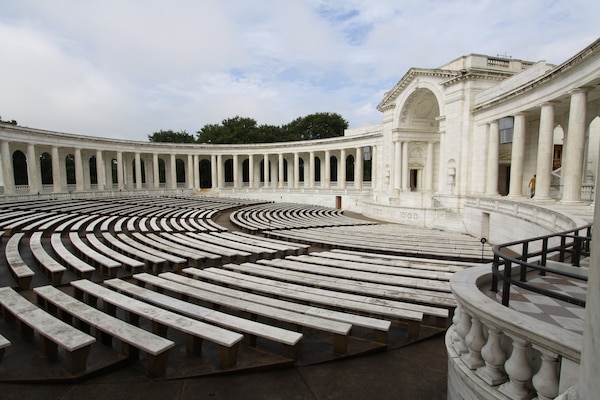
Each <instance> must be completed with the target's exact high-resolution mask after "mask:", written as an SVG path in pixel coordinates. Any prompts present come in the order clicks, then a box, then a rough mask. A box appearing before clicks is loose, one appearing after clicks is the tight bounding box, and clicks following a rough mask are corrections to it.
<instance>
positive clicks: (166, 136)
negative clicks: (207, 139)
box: [148, 129, 195, 143]
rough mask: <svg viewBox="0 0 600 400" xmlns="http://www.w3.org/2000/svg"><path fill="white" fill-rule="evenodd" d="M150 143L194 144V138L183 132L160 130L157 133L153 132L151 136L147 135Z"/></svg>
mask: <svg viewBox="0 0 600 400" xmlns="http://www.w3.org/2000/svg"><path fill="white" fill-rule="evenodd" d="M148 140H149V141H150V142H160V143H194V142H195V140H194V136H193V135H191V134H189V133H187V132H186V131H185V130H182V131H179V132H174V131H172V130H170V129H169V130H168V131H163V130H162V129H161V130H160V131H158V132H154V133H153V134H152V135H148Z"/></svg>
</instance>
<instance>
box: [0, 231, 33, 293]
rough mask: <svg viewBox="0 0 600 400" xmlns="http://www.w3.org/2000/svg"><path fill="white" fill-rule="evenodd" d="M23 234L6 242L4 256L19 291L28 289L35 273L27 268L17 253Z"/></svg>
mask: <svg viewBox="0 0 600 400" xmlns="http://www.w3.org/2000/svg"><path fill="white" fill-rule="evenodd" d="M24 235H25V234H24V233H15V234H14V235H12V236H11V237H10V238H9V239H8V241H7V242H6V247H5V249H4V254H5V256H6V262H7V263H8V266H9V267H10V271H11V273H12V275H13V277H14V278H15V280H16V281H17V284H18V285H19V287H20V288H21V289H29V286H30V285H31V280H32V279H33V276H34V275H35V272H34V271H33V270H32V269H31V268H29V266H28V265H27V263H25V260H23V257H22V256H21V253H20V251H19V243H20V242H21V239H22V238H23V236H24Z"/></svg>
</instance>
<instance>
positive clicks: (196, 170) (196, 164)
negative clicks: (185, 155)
mask: <svg viewBox="0 0 600 400" xmlns="http://www.w3.org/2000/svg"><path fill="white" fill-rule="evenodd" d="M192 176H193V177H194V189H195V190H198V189H200V156H198V154H194V160H193V161H192Z"/></svg>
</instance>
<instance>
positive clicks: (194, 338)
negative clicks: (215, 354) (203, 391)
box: [71, 279, 243, 369]
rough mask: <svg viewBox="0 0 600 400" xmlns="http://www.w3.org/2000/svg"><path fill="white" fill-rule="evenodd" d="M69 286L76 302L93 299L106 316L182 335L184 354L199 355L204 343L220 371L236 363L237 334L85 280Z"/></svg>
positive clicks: (163, 333)
mask: <svg viewBox="0 0 600 400" xmlns="http://www.w3.org/2000/svg"><path fill="white" fill-rule="evenodd" d="M71 285H72V286H73V287H74V288H75V294H76V296H77V297H78V298H80V299H81V298H84V297H86V295H87V300H88V303H92V304H94V303H95V302H96V301H97V299H101V300H102V302H103V304H104V307H105V311H107V312H108V313H109V314H115V313H116V309H117V308H119V309H122V310H124V311H125V312H126V313H128V314H129V319H130V322H135V321H136V320H137V318H139V317H142V318H145V319H147V320H149V321H151V322H152V330H153V332H154V333H157V334H159V335H161V336H163V337H166V335H167V328H172V329H174V330H177V331H180V332H182V333H184V334H185V335H186V344H187V351H188V353H191V354H196V355H200V354H201V353H202V340H203V339H204V340H207V341H209V342H211V343H214V344H216V345H217V346H218V347H219V354H220V366H221V368H223V369H226V368H232V367H234V366H235V364H236V362H237V353H238V347H239V342H240V341H241V340H242V339H243V335H241V334H239V333H237V332H232V331H229V330H227V329H223V328H219V327H217V326H214V325H210V324H207V323H204V322H202V321H198V320H195V319H192V318H189V317H185V316H183V315H180V314H177V313H174V312H172V311H169V310H166V309H163V308H160V307H156V306H153V305H151V304H149V303H146V302H143V301H140V300H136V299H134V298H132V297H129V296H126V295H123V294H121V293H118V292H116V291H114V290H111V289H108V288H106V287H104V286H101V285H99V284H96V283H94V282H92V281H89V280H84V279H82V280H78V281H73V282H71Z"/></svg>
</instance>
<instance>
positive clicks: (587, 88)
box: [567, 86, 593, 95]
mask: <svg viewBox="0 0 600 400" xmlns="http://www.w3.org/2000/svg"><path fill="white" fill-rule="evenodd" d="M592 89H593V88H592V87H591V86H580V87H577V88H575V89H572V90H570V91H569V92H567V93H568V94H570V95H574V94H580V93H581V94H583V93H587V92H589V91H590V90H592Z"/></svg>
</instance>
